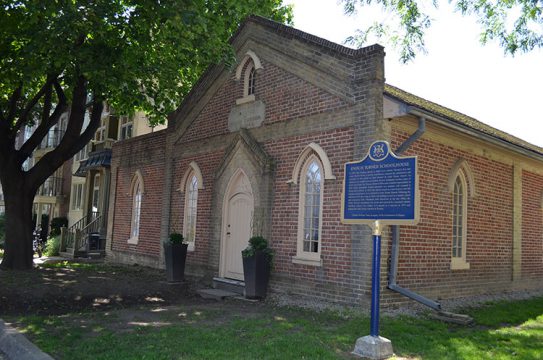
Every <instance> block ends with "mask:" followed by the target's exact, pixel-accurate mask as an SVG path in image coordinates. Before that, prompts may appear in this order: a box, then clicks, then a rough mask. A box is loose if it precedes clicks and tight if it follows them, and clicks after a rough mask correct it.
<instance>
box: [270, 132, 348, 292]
mask: <svg viewBox="0 0 543 360" xmlns="http://www.w3.org/2000/svg"><path fill="white" fill-rule="evenodd" d="M311 142H315V143H317V144H319V145H320V146H321V147H322V148H323V149H324V151H325V152H326V153H327V155H328V157H329V160H330V162H331V164H332V171H333V174H334V175H335V176H336V179H335V180H325V181H324V193H323V196H324V198H323V222H322V234H321V239H322V240H321V241H322V242H321V258H322V262H323V266H322V267H315V266H308V265H301V264H294V263H293V262H292V258H293V257H294V256H296V246H297V234H298V214H299V206H298V204H299V189H300V185H299V184H300V182H299V179H298V185H293V184H287V181H288V180H290V179H291V177H292V171H293V169H294V166H295V163H296V160H297V158H298V156H299V155H300V153H301V152H302V151H303V150H304V149H305V147H306V146H307V145H308V144H309V143H311ZM264 146H265V149H266V151H267V152H268V153H269V154H270V155H271V156H272V157H273V158H274V159H275V161H276V173H275V184H274V202H273V209H272V239H271V243H272V247H273V248H274V250H275V254H276V255H275V261H274V271H273V273H274V276H275V277H276V278H280V279H282V280H278V281H276V282H275V284H274V285H275V287H276V288H279V289H292V288H298V290H299V289H304V293H303V294H304V295H312V296H315V297H320V298H326V299H330V300H334V301H340V302H348V301H349V300H350V299H349V293H350V291H348V290H346V289H345V288H344V289H343V290H342V291H340V290H338V289H335V290H331V287H335V288H338V287H339V288H341V287H346V288H349V289H350V286H349V285H350V284H351V277H350V270H351V232H350V230H351V227H350V226H349V225H343V224H341V223H340V210H341V191H342V190H341V189H342V187H343V164H344V163H345V162H347V161H352V153H353V131H352V129H337V130H334V131H329V132H324V133H314V134H309V135H304V136H296V137H291V138H285V139H281V140H276V141H270V142H267V143H266V144H264ZM302 178H303V176H302ZM338 291H339V292H338Z"/></svg>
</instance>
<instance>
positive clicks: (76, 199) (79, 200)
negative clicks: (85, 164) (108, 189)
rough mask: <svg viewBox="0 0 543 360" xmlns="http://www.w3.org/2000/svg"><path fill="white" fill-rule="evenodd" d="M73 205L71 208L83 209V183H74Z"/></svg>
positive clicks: (75, 209)
mask: <svg viewBox="0 0 543 360" xmlns="http://www.w3.org/2000/svg"><path fill="white" fill-rule="evenodd" d="M71 196H72V206H71V210H73V211H81V210H83V183H74V184H72V194H71Z"/></svg>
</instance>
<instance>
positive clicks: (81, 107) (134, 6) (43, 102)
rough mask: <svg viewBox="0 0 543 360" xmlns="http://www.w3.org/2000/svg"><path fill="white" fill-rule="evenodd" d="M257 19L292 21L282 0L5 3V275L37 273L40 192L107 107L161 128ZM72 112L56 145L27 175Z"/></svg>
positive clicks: (0, 148)
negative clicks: (139, 113)
mask: <svg viewBox="0 0 543 360" xmlns="http://www.w3.org/2000/svg"><path fill="white" fill-rule="evenodd" d="M251 13H255V14H258V15H262V16H266V17H270V18H272V19H274V20H277V21H281V22H283V21H287V22H290V21H291V11H290V8H289V7H285V6H282V5H281V0H244V1H238V0H217V1H208V0H161V1H153V0H95V1H79V0H56V1H53V0H0V182H1V185H2V188H3V191H4V197H5V199H4V200H5V219H6V240H5V253H4V259H3V261H2V264H1V267H2V268H5V269H6V268H7V269H30V268H32V256H33V254H32V229H31V227H32V203H33V199H34V196H35V194H36V191H37V190H38V188H39V186H40V185H41V184H42V183H43V182H44V181H45V180H46V179H47V178H48V177H49V176H50V175H51V174H53V172H54V171H55V170H56V169H58V168H59V167H60V166H61V165H62V164H63V163H64V162H65V161H66V160H68V159H70V158H71V157H72V156H74V155H75V154H76V153H77V152H78V151H79V150H80V149H81V148H82V147H83V146H84V145H85V144H86V143H88V142H89V140H90V139H91V138H92V137H93V135H94V133H95V131H96V129H97V128H98V126H99V122H100V117H101V113H102V109H103V104H104V101H107V102H108V103H109V104H111V105H112V106H113V107H114V108H115V109H116V110H118V111H120V112H123V113H132V112H134V111H135V110H143V111H145V112H146V113H148V114H149V117H150V121H151V122H152V123H158V122H163V121H164V119H165V117H166V115H167V114H168V113H170V112H171V111H173V110H174V109H175V107H176V106H177V105H178V104H179V103H180V102H181V100H182V99H183V97H184V96H185V95H186V94H187V93H188V91H189V90H190V88H191V87H192V85H193V84H194V83H195V81H196V80H197V79H198V77H199V76H200V75H201V74H202V72H203V71H204V70H205V69H206V68H207V67H208V66H209V65H210V64H214V63H219V62H221V61H226V62H228V60H230V59H232V55H233V51H232V49H231V48H230V45H229V44H228V39H229V37H230V36H231V35H232V34H233V32H234V31H235V30H236V29H237V28H238V26H239V24H240V23H241V21H242V20H243V18H245V17H246V16H247V15H248V14H251ZM66 111H68V112H69V118H68V123H67V127H66V131H65V134H64V136H63V137H62V139H61V141H60V143H59V145H58V146H57V147H56V148H55V149H53V150H52V151H50V152H48V153H47V154H45V155H44V156H43V157H42V158H41V159H40V160H39V161H38V162H37V163H36V164H34V166H33V167H32V168H30V169H29V170H28V171H25V170H23V168H22V165H23V162H24V161H25V160H26V159H27V158H28V157H29V156H31V154H32V152H33V151H34V150H35V149H36V147H37V146H38V145H39V144H40V142H41V141H42V139H43V138H44V136H45V135H46V134H47V133H48V131H49V129H51V128H52V127H53V126H54V125H55V124H56V123H57V121H58V120H59V117H60V116H61V114H63V113H64V112H66ZM87 111H88V112H89V113H90V122H89V124H88V125H87V126H86V127H84V117H85V113H86V112H87ZM28 124H35V125H36V128H35V131H34V133H33V134H32V135H31V136H30V138H29V139H28V140H26V142H25V143H24V144H22V145H21V146H20V147H16V137H17V134H18V133H19V132H20V131H22V129H23V128H24V125H28Z"/></svg>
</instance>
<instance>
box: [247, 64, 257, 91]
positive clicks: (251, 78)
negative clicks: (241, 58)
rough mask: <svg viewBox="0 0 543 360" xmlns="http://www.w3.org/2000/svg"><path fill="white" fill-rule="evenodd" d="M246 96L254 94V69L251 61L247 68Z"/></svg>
mask: <svg viewBox="0 0 543 360" xmlns="http://www.w3.org/2000/svg"><path fill="white" fill-rule="evenodd" d="M247 70H248V71H247V94H246V95H247V96H250V95H254V93H255V87H256V69H255V66H254V64H253V63H251V65H249V67H248V69H247Z"/></svg>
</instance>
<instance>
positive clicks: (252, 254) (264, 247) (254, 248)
mask: <svg viewBox="0 0 543 360" xmlns="http://www.w3.org/2000/svg"><path fill="white" fill-rule="evenodd" d="M241 256H242V258H243V274H244V280H245V297H246V298H248V299H262V298H265V297H266V292H267V290H268V282H269V279H270V270H271V264H272V261H273V250H272V249H271V248H270V247H269V246H268V241H267V240H266V239H264V238H263V237H262V236H253V237H252V238H250V239H249V246H248V247H247V248H245V249H244V250H243V251H242V252H241Z"/></svg>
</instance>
